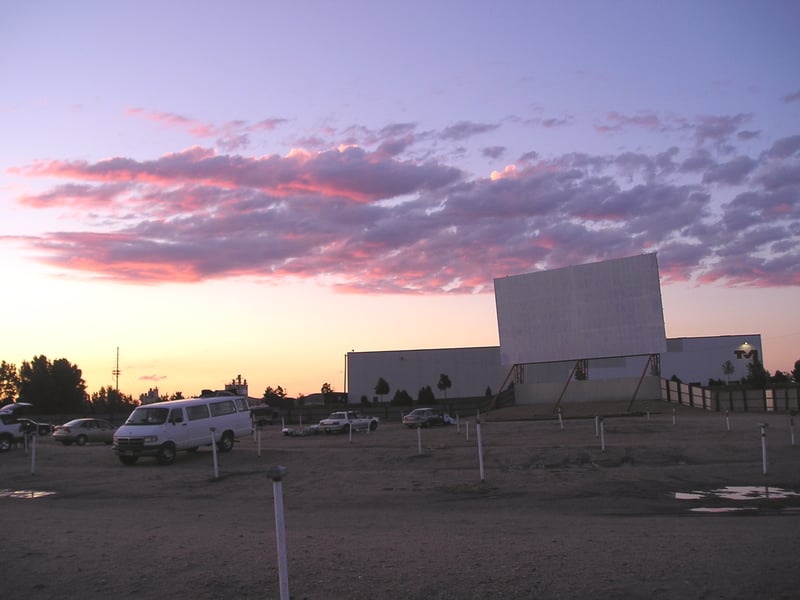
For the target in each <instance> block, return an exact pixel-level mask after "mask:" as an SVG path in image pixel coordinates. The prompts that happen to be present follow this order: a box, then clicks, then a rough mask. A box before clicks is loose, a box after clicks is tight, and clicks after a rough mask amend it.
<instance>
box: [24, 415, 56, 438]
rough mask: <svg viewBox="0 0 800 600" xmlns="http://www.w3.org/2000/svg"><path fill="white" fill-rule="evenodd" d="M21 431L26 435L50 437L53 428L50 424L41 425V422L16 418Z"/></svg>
mask: <svg viewBox="0 0 800 600" xmlns="http://www.w3.org/2000/svg"><path fill="white" fill-rule="evenodd" d="M17 421H19V423H20V425H22V431H24V432H25V433H27V434H32V433H38V434H39V435H50V434H51V433H53V426H52V425H51V424H50V423H42V422H41V421H34V420H33V419H29V418H27V417H17Z"/></svg>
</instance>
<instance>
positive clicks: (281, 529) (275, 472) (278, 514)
mask: <svg viewBox="0 0 800 600" xmlns="http://www.w3.org/2000/svg"><path fill="white" fill-rule="evenodd" d="M288 474H289V469H287V468H286V467H280V466H278V467H273V468H271V469H270V470H269V471H267V477H269V478H270V479H272V495H273V496H274V497H275V538H276V540H277V542H278V582H279V585H280V590H281V596H280V598H281V600H289V567H288V564H287V561H286V526H285V523H284V519H283V478H284V477H286V476H287V475H288Z"/></svg>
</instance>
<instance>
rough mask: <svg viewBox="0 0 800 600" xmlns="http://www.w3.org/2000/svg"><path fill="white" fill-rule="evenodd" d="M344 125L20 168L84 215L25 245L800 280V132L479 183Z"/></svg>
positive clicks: (133, 253)
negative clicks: (288, 136) (358, 141)
mask: <svg viewBox="0 0 800 600" xmlns="http://www.w3.org/2000/svg"><path fill="white" fill-rule="evenodd" d="M743 120H746V119H745V118H744V117H741V116H736V117H733V118H719V119H707V120H706V121H704V127H705V129H704V131H705V133H704V134H703V135H704V136H705V137H704V138H703V139H705V140H709V141H711V140H714V141H717V140H722V139H728V138H733V137H735V136H734V135H733V134H735V132H736V131H737V130H738V127H739V125H740V124H741V122H742V121H743ZM478 129H480V128H478ZM467 130H472V131H476V129H474V128H472V127H471V126H465V127H464V128H463V129H462V131H464V132H466V131H467ZM326 135H327V134H326ZM350 135H351V136H356V137H360V138H364V139H367V138H369V139H372V140H373V146H372V147H373V148H374V149H373V150H370V149H369V148H364V147H341V148H339V149H336V150H330V149H328V150H325V151H319V152H314V151H311V150H308V149H304V150H296V151H293V152H291V153H289V154H287V155H286V156H278V155H273V156H267V157H248V156H242V155H235V154H230V153H226V154H219V153H218V152H217V151H214V150H211V149H208V148H200V147H195V148H190V149H188V150H184V151H181V152H176V153H173V154H168V155H165V156H162V157H160V158H157V159H153V160H149V161H137V160H134V159H130V158H125V157H117V158H112V159H108V160H103V161H97V162H86V161H49V162H39V163H34V164H30V165H27V166H24V167H21V168H17V169H15V170H14V173H16V174H18V175H23V176H29V177H36V176H42V177H48V178H55V179H56V180H57V181H58V183H57V184H55V185H53V186H52V187H50V188H48V189H45V191H43V192H42V193H40V194H29V195H27V196H25V197H23V198H20V199H19V200H20V202H21V203H22V204H23V205H24V206H25V207H26V208H28V209H30V210H63V211H67V212H69V213H70V216H71V217H72V218H76V217H75V215H80V217H79V218H80V219H82V220H83V222H84V223H85V227H83V228H77V230H74V231H68V232H67V231H50V232H48V233H46V234H44V235H41V236H36V237H22V238H18V239H17V241H21V242H22V243H24V244H26V245H28V246H29V247H30V248H31V249H32V250H33V251H35V252H36V253H37V254H38V256H40V257H41V260H42V261H44V262H46V263H49V264H52V265H56V266H58V267H61V268H63V269H66V270H73V271H79V272H82V273H88V274H91V275H92V276H94V277H104V278H108V279H115V280H124V281H129V282H135V283H143V284H147V283H150V284H157V283H160V282H164V281H170V282H180V281H183V282H194V281H202V280H205V279H218V278H227V277H242V276H250V277H255V278H265V279H269V278H281V277H286V276H292V277H307V278H324V279H325V281H327V282H332V283H331V285H335V286H336V287H338V288H339V289H341V290H345V291H346V290H371V291H380V292H405V293H475V292H483V291H489V290H490V289H491V283H492V279H493V278H494V277H498V276H503V275H508V274H515V273H524V272H529V271H531V270H536V269H542V268H555V267H560V266H566V265H569V264H578V263H584V262H588V261H592V260H601V259H606V258H614V257H620V256H629V255H632V254H637V253H641V252H652V251H657V252H658V253H659V265H660V267H661V270H662V277H663V278H664V279H665V280H667V281H669V280H688V281H720V282H726V283H731V284H736V285H751V286H771V285H773V286H774V285H798V284H800V208H799V207H798V206H799V205H800V203H798V202H797V198H798V197H800V160H798V153H800V136H796V135H792V136H788V137H786V138H784V139H782V140H778V141H776V142H775V143H774V144H773V145H772V146H771V147H770V148H769V149H768V150H767V151H765V152H763V153H761V154H760V155H758V156H754V157H751V156H748V155H746V154H745V153H742V152H740V153H738V154H737V155H736V156H735V157H734V158H731V159H729V160H720V159H719V158H718V157H717V156H716V155H715V154H713V153H712V151H711V150H710V149H708V148H705V147H704V148H696V149H694V150H693V151H692V153H691V154H690V155H686V154H684V153H683V152H681V151H680V150H679V149H678V148H675V147H669V148H667V149H666V150H664V151H661V152H655V153H648V152H620V153H617V154H606V155H597V154H590V153H585V152H584V153H580V152H575V153H568V154H563V155H560V156H552V157H548V158H546V159H545V158H541V157H540V156H539V155H537V154H536V153H535V152H529V153H527V154H526V155H524V157H523V158H524V160H520V161H519V162H518V163H517V164H516V165H513V166H509V167H508V168H506V169H504V170H503V171H502V172H495V173H493V174H492V176H491V177H473V178H468V177H467V176H466V175H465V173H464V172H462V171H461V170H459V169H457V168H455V167H452V166H449V165H448V164H445V163H443V162H431V161H425V160H413V159H410V158H408V157H407V152H408V149H409V148H411V147H412V146H415V145H416V144H418V143H419V140H420V137H421V136H420V135H419V134H418V132H417V131H416V127H415V126H414V125H411V124H397V125H392V126H387V127H386V128H383V129H381V130H377V131H372V130H368V129H366V128H361V129H358V128H351V130H350ZM348 137H349V136H348ZM456 137H458V136H456ZM430 142H431V143H432V144H436V143H438V142H437V140H433V139H432V140H430ZM501 150H503V151H504V149H501V148H499V147H498V148H497V149H496V150H492V151H491V152H490V154H492V153H494V152H497V153H498V156H499V154H500V153H501ZM401 155H403V156H406V158H403V159H401V158H400V156H401ZM86 210H88V211H90V212H89V213H88V214H86V215H84V211H86ZM81 229H82V230H81Z"/></svg>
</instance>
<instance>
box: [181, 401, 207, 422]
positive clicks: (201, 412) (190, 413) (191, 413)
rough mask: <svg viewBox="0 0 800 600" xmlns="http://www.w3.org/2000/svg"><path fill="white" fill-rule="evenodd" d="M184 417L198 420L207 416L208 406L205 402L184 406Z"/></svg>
mask: <svg viewBox="0 0 800 600" xmlns="http://www.w3.org/2000/svg"><path fill="white" fill-rule="evenodd" d="M186 417H187V418H188V419H189V420H190V421H198V420H200V419H207V418H208V406H206V405H205V404H196V405H194V406H187V407H186Z"/></svg>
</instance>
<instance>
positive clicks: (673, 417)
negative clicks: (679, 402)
mask: <svg viewBox="0 0 800 600" xmlns="http://www.w3.org/2000/svg"><path fill="white" fill-rule="evenodd" d="M672 424H673V425H675V409H674V408H673V409H672Z"/></svg>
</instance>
